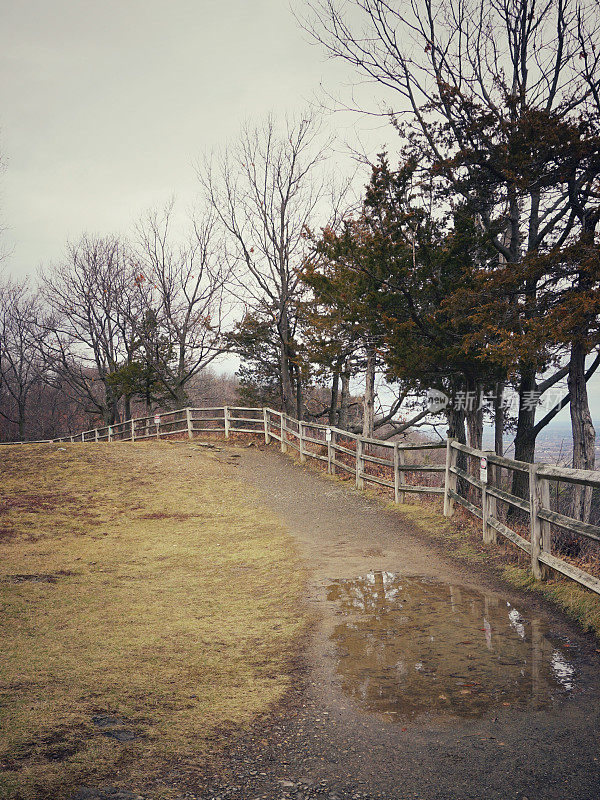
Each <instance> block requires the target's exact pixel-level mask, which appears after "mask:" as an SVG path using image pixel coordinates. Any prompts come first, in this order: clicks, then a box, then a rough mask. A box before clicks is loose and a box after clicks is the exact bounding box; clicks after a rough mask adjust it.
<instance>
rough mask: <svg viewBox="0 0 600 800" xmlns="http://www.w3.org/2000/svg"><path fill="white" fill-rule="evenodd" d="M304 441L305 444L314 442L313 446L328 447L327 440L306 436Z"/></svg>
mask: <svg viewBox="0 0 600 800" xmlns="http://www.w3.org/2000/svg"><path fill="white" fill-rule="evenodd" d="M304 441H305V442H312V444H322V445H326V444H327V442H326V441H325V439H313V438H312V436H307V435H306V434H304Z"/></svg>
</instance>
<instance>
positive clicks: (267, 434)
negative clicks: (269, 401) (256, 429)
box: [263, 408, 271, 444]
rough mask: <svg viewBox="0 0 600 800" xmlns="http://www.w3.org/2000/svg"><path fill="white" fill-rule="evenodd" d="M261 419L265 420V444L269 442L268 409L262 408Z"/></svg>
mask: <svg viewBox="0 0 600 800" xmlns="http://www.w3.org/2000/svg"><path fill="white" fill-rule="evenodd" d="M263 419H264V421H265V444H271V436H270V435H269V410H268V408H263Z"/></svg>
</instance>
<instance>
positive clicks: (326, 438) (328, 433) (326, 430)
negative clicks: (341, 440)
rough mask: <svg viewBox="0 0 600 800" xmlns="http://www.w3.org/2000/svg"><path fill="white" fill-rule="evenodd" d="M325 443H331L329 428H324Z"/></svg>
mask: <svg viewBox="0 0 600 800" xmlns="http://www.w3.org/2000/svg"><path fill="white" fill-rule="evenodd" d="M325 441H326V442H330V441H331V428H326V429H325Z"/></svg>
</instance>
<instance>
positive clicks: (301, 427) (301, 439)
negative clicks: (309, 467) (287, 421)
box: [298, 420, 306, 464]
mask: <svg viewBox="0 0 600 800" xmlns="http://www.w3.org/2000/svg"><path fill="white" fill-rule="evenodd" d="M298 441H299V443H300V463H301V464H304V462H305V461H306V456H305V455H304V423H303V422H302V421H301V420H298Z"/></svg>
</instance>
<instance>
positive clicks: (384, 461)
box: [363, 453, 394, 468]
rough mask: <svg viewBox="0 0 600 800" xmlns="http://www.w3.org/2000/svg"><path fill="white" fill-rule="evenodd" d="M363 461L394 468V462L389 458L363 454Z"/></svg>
mask: <svg viewBox="0 0 600 800" xmlns="http://www.w3.org/2000/svg"><path fill="white" fill-rule="evenodd" d="M363 461H370V462H371V464H382V465H383V466H384V467H392V468H393V466H394V462H393V461H389V459H387V458H377V457H376V456H370V455H367V454H366V453H363Z"/></svg>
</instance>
